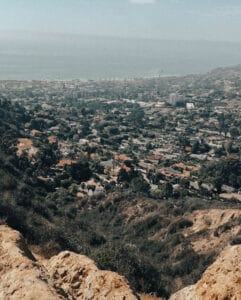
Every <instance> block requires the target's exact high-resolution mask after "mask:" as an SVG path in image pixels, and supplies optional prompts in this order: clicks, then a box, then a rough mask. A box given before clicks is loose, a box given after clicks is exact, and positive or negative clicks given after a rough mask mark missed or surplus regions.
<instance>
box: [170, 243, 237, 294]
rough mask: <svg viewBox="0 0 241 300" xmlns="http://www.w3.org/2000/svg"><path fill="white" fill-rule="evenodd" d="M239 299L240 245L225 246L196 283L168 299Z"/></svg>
mask: <svg viewBox="0 0 241 300" xmlns="http://www.w3.org/2000/svg"><path fill="white" fill-rule="evenodd" d="M194 267H195V266H194ZM239 299H241V245H237V246H228V247H227V248H225V249H224V251H223V252H222V253H221V254H220V256H219V258H218V259H217V260H216V261H215V262H214V263H213V264H212V265H211V266H210V267H209V268H208V269H207V270H206V271H205V272H204V274H203V276H202V278H201V279H200V280H199V281H198V283H197V284H196V285H194V286H189V287H186V288H184V289H182V290H181V291H179V292H177V293H176V294H174V295H173V296H172V297H171V298H170V300H239Z"/></svg>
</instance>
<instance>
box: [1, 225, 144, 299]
mask: <svg viewBox="0 0 241 300" xmlns="http://www.w3.org/2000/svg"><path fill="white" fill-rule="evenodd" d="M0 299H1V300H3V299H4V300H35V299H37V300H61V299H68V300H82V299H83V300H85V299H86V300H87V299H92V300H95V299H96V300H97V299H107V300H136V299H138V297H137V296H136V295H135V294H134V293H133V292H132V290H131V289H130V287H129V285H128V283H127V281H126V280H125V279H124V278H123V277H121V276H119V275H118V274H116V273H113V272H109V271H100V270H99V269H98V268H97V267H96V265H95V264H94V262H93V261H92V260H91V259H89V258H87V257H86V256H83V255H78V254H75V253H72V252H68V251H65V252H62V253H60V254H59V255H57V256H54V257H52V258H51V259H49V260H43V261H41V260H39V261H37V260H36V259H35V257H34V256H33V255H32V253H31V252H30V251H29V249H28V247H27V245H26V244H25V242H24V239H23V237H22V236H21V234H20V233H19V232H17V231H15V230H12V229H11V228H9V227H7V226H5V225H0Z"/></svg>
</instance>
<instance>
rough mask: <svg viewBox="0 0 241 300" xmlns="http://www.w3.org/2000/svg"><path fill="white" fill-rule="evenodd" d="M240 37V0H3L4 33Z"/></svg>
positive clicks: (1, 31) (0, 16)
mask: <svg viewBox="0 0 241 300" xmlns="http://www.w3.org/2000/svg"><path fill="white" fill-rule="evenodd" d="M26 31H27V32H32V33H34V34H39V33H62V34H81V35H83V34H84V35H95V36H111V37H125V38H126V37H127V38H148V39H168V40H210V41H232V42H241V0H8V1H6V0H0V35H1V34H2V35H4V34H10V33H14V32H26Z"/></svg>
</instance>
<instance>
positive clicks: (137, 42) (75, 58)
mask: <svg viewBox="0 0 241 300" xmlns="http://www.w3.org/2000/svg"><path fill="white" fill-rule="evenodd" d="M237 64H241V44H239V43H229V42H208V41H168V40H145V39H122V38H107V37H88V36H77V35H76V36H74V35H73V36H66V35H58V36H44V35H40V36H35V37H33V36H28V37H15V38H13V37H10V38H9V37H6V36H5V37H0V79H1V80H5V79H13V80H14V79H16V80H24V79H26V80H32V79H36V80H39V79H40V80H41V79H49V80H54V79H56V80H57V79H60V80H69V79H93V80H96V79H118V78H134V77H152V76H166V75H167V76H169V75H177V76H180V75H187V74H197V73H205V72H208V71H210V70H212V69H214V68H216V67H225V66H231V65H237Z"/></svg>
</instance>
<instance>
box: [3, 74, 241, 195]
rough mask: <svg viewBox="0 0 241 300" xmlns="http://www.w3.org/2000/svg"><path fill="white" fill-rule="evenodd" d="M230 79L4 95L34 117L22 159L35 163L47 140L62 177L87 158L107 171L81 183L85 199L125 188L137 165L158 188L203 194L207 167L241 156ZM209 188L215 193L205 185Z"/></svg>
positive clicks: (239, 118) (16, 88) (240, 104)
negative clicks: (183, 185)
mask: <svg viewBox="0 0 241 300" xmlns="http://www.w3.org/2000/svg"><path fill="white" fill-rule="evenodd" d="M230 74H231V75H230V78H229V79H226V78H223V77H222V74H221V75H220V74H215V73H214V74H208V75H205V76H204V75H203V76H197V77H195V76H189V77H188V76H187V77H185V78H174V79H166V81H165V79H163V78H161V79H155V80H154V79H153V80H151V79H150V80H149V79H146V80H145V79H142V80H141V79H139V80H138V79H137V80H130V81H124V80H123V81H117V82H116V81H111V82H106V81H99V82H94V81H77V80H76V81H55V82H51V81H28V82H24V81H23V82H8V81H6V82H2V83H1V88H0V89H1V93H2V94H5V95H6V96H8V97H11V99H12V101H15V102H19V103H21V104H22V105H23V106H24V107H25V108H26V110H27V111H28V112H29V113H30V114H31V116H32V121H28V122H26V124H25V134H26V136H25V137H20V138H19V140H18V142H19V143H18V145H17V154H18V155H22V154H23V153H24V152H27V154H28V155H29V157H30V158H32V157H34V155H36V153H37V151H38V147H37V146H36V145H35V140H40V141H41V140H43V138H45V139H47V140H48V142H49V144H55V145H57V148H58V151H59V153H60V156H61V159H60V160H59V162H58V163H57V164H56V166H55V167H56V168H57V169H59V170H61V169H63V168H64V167H65V166H66V165H71V164H74V163H76V162H77V161H78V160H79V159H81V157H83V156H85V157H86V158H87V159H89V160H91V161H94V162H96V164H98V165H99V166H100V170H101V171H98V170H96V176H95V179H92V180H90V181H87V182H80V183H79V189H78V196H79V197H83V196H84V195H86V194H87V195H89V196H91V195H97V194H99V193H104V192H105V189H104V186H105V184H104V183H106V182H108V183H110V182H114V183H116V184H117V183H118V182H117V179H118V173H119V171H120V169H124V170H125V171H126V172H130V170H131V168H130V164H131V165H132V166H133V167H134V168H135V169H136V170H137V171H139V172H140V173H141V174H142V175H143V178H144V179H145V180H146V181H147V182H148V183H149V184H150V185H151V186H152V187H153V188H156V187H157V186H158V184H162V183H163V182H165V181H170V179H171V180H173V179H174V181H175V179H176V181H175V182H179V181H180V180H182V179H185V180H188V181H189V183H190V185H189V188H190V189H193V190H199V189H200V185H199V184H198V172H199V171H200V169H201V168H202V166H203V165H204V164H206V163H207V162H212V161H217V160H219V159H220V158H221V157H222V156H228V155H234V153H235V155H237V156H239V155H240V149H241V148H240V147H241V135H240V133H241V132H240V128H241V127H239V125H241V114H240V111H241V110H240V108H241V85H240V86H239V85H237V84H236V81H237V77H238V78H239V79H240V74H239V73H237V74H236V73H235V72H234V73H232V72H231V73H230ZM226 76H228V75H226ZM158 80H160V83H158ZM141 84H142V85H141ZM140 86H141V87H140ZM20 92H21V93H20ZM20 94H21V97H20V96H19V95H20ZM120 95H121V96H120ZM180 101H181V105H179V102H180ZM233 152H234V153H233ZM150 174H159V175H160V177H161V179H160V182H159V183H158V184H155V185H153V184H152V179H151V177H150ZM202 188H204V189H207V190H210V189H212V187H210V185H208V184H205V183H202ZM229 191H231V194H232V195H231V196H232V197H234V196H235V194H237V193H238V191H235V190H233V189H231V188H227V189H226V192H224V193H223V194H226V195H223V194H222V195H221V197H222V198H223V197H226V198H227V197H231V196H230V193H228V192H229ZM227 194H229V195H227ZM239 198H240V197H239Z"/></svg>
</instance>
